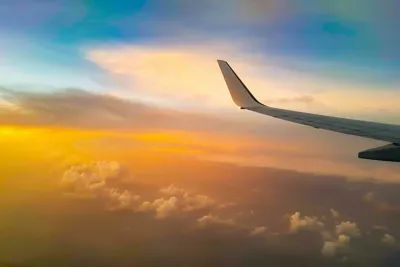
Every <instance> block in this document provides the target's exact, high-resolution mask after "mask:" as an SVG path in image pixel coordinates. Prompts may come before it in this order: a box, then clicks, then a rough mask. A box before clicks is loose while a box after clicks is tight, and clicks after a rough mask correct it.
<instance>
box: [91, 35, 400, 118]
mask: <svg viewBox="0 0 400 267" xmlns="http://www.w3.org/2000/svg"><path fill="white" fill-rule="evenodd" d="M254 47H255V49H254V50H251V49H249V48H248V46H247V47H244V46H241V45H240V42H218V41H210V42H208V43H207V42H205V43H202V44H197V45H196V44H185V45H183V44H179V43H178V44H163V45H162V46H161V45H156V44H149V45H120V46H114V47H112V46H111V47H103V48H101V47H100V48H93V49H89V50H87V51H86V54H87V58H88V59H89V60H90V61H93V62H94V63H96V64H97V65H98V66H99V67H101V68H103V69H104V70H105V71H106V72H108V73H109V74H110V75H111V77H112V78H113V79H114V81H115V83H116V84H119V83H120V82H121V81H124V82H123V86H122V87H123V89H122V91H118V92H117V91H116V92H115V94H117V95H121V96H126V95H129V94H131V95H134V96H135V97H139V98H140V97H143V98H146V97H154V98H156V99H159V100H160V99H161V100H164V101H167V102H168V101H172V102H173V103H174V104H178V106H179V104H180V105H186V106H193V107H203V108H206V107H207V108H213V107H225V108H231V109H233V108H234V106H233V104H232V102H231V99H230V96H229V93H228V92H227V89H226V86H225V83H224V80H223V78H222V76H221V73H220V71H219V69H218V65H217V63H216V59H226V60H228V61H229V62H230V63H231V65H232V66H233V68H234V69H235V70H236V71H237V73H238V74H239V75H240V76H241V78H242V79H243V81H244V82H245V83H246V85H248V87H249V88H250V89H251V90H252V92H254V94H255V96H256V97H257V98H258V99H260V100H261V101H267V102H268V101H272V102H273V101H276V102H277V104H275V106H282V107H284V108H292V109H298V110H305V111H311V112H322V113H324V114H330V115H335V114H336V115H342V116H343V115H344V116H346V115H357V116H363V115H365V116H366V117H368V116H369V115H371V114H374V113H376V112H377V111H382V110H384V111H385V112H386V113H387V114H390V113H392V114H396V112H397V103H396V101H395V99H397V98H398V96H399V94H398V92H397V91H396V90H390V89H394V88H385V89H386V90H385V93H382V91H380V90H371V89H376V88H375V87H376V85H372V84H371V85H366V84H362V83H360V84H355V83H352V82H346V81H338V80H337V79H333V78H328V77H324V76H321V75H317V74H313V73H306V72H304V71H298V70H296V66H297V65H296V64H295V63H291V62H292V61H291V60H292V59H290V58H279V57H277V56H273V55H269V56H266V55H265V54H264V55H261V54H258V53H257V52H255V51H257V48H258V44H257V43H254ZM304 96H311V97H304ZM280 99H289V100H290V99H292V100H293V101H286V102H285V101H282V102H279V100H280ZM296 99H297V101H296ZM302 99H303V100H302ZM305 99H306V100H307V101H305ZM310 99H311V101H310ZM272 105H274V104H272ZM366 107H369V109H366ZM385 112H384V113H383V114H380V116H378V117H382V118H385V114H386V113H385ZM386 117H388V115H387V116H386Z"/></svg>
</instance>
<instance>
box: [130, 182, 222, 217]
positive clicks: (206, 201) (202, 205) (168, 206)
mask: <svg viewBox="0 0 400 267" xmlns="http://www.w3.org/2000/svg"><path fill="white" fill-rule="evenodd" d="M159 191H160V192H161V193H163V194H166V195H170V196H171V197H170V198H169V199H164V198H159V199H156V200H154V201H153V202H149V201H145V202H143V203H142V204H141V205H140V207H139V208H138V209H137V210H138V211H141V212H147V211H155V212H156V218H157V219H164V218H167V217H168V216H170V215H173V214H179V213H187V212H192V211H196V210H202V209H206V208H212V207H213V206H214V205H216V201H215V200H214V199H212V198H211V197H209V196H206V195H202V194H193V193H191V192H188V191H187V190H185V189H183V188H178V187H176V186H175V185H173V184H171V185H169V186H168V187H164V188H161V189H160V190H159Z"/></svg>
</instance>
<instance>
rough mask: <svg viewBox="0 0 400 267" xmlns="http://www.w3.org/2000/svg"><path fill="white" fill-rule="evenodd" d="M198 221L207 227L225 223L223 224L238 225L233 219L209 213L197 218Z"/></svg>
mask: <svg viewBox="0 0 400 267" xmlns="http://www.w3.org/2000/svg"><path fill="white" fill-rule="evenodd" d="M197 223H198V224H199V225H200V226H201V227H207V226H210V225H223V226H229V227H232V226H236V225H237V224H236V222H235V221H234V220H233V219H221V218H220V217H218V216H217V215H212V214H208V215H205V216H203V217H201V218H198V219H197Z"/></svg>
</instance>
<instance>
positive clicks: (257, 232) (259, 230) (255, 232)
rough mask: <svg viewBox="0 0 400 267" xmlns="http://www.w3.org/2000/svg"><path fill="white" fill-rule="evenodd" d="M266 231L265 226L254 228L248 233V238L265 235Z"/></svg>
mask: <svg viewBox="0 0 400 267" xmlns="http://www.w3.org/2000/svg"><path fill="white" fill-rule="evenodd" d="M266 230H267V227H265V226H259V227H256V228H254V229H253V230H252V231H251V232H250V236H257V235H261V234H263V233H265V231H266Z"/></svg>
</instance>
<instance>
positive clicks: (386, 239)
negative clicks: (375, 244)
mask: <svg viewBox="0 0 400 267" xmlns="http://www.w3.org/2000/svg"><path fill="white" fill-rule="evenodd" d="M381 241H382V243H383V244H385V245H388V246H393V245H394V244H396V239H395V238H394V237H393V236H392V235H389V234H384V235H383V237H382V239H381Z"/></svg>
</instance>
